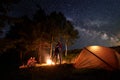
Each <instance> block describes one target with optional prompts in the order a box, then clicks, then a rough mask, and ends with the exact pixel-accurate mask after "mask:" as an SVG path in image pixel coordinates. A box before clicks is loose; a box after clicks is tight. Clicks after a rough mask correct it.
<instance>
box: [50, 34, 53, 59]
mask: <svg viewBox="0 0 120 80" xmlns="http://www.w3.org/2000/svg"><path fill="white" fill-rule="evenodd" d="M52 48H53V36H52V40H51V43H50V58H51V57H52Z"/></svg>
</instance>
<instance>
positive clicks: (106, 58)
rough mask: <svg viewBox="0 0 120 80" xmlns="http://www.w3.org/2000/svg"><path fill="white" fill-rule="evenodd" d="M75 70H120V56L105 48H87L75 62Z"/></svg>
mask: <svg viewBox="0 0 120 80" xmlns="http://www.w3.org/2000/svg"><path fill="white" fill-rule="evenodd" d="M74 67H75V68H98V69H106V70H116V69H120V54H119V53H118V52H116V51H115V50H113V49H112V48H108V47H104V46H88V47H85V48H84V49H83V50H82V51H81V52H80V54H79V55H78V57H77V58H76V60H75V62H74Z"/></svg>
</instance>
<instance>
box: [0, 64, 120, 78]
mask: <svg viewBox="0 0 120 80" xmlns="http://www.w3.org/2000/svg"><path fill="white" fill-rule="evenodd" d="M1 73H2V75H1V80H120V76H119V74H120V71H106V70H103V69H75V68H74V67H73V64H62V65H55V66H40V67H33V68H23V69H16V70H10V71H4V72H1Z"/></svg>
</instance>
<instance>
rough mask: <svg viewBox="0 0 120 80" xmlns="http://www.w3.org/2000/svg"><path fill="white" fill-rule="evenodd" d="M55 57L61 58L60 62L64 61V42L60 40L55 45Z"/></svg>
mask: <svg viewBox="0 0 120 80" xmlns="http://www.w3.org/2000/svg"><path fill="white" fill-rule="evenodd" d="M54 57H55V58H56V62H57V60H59V62H60V64H61V63H62V44H61V42H59V41H58V43H57V45H56V46H55V52H54Z"/></svg>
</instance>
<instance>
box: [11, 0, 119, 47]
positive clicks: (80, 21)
mask: <svg viewBox="0 0 120 80" xmlns="http://www.w3.org/2000/svg"><path fill="white" fill-rule="evenodd" d="M35 4H39V5H41V7H42V8H43V9H44V10H45V12H46V13H47V14H49V13H51V12H53V11H57V12H62V13H63V14H64V15H65V17H66V18H67V19H68V20H70V21H71V22H72V24H73V26H74V27H75V29H77V30H78V31H79V35H80V38H79V39H77V41H76V42H75V44H74V45H73V46H71V47H70V48H83V47H85V46H89V45H102V46H108V47H111V46H118V45H120V0H22V1H21V2H20V3H19V4H17V5H13V6H11V9H12V11H11V12H9V15H10V16H21V15H24V14H27V15H29V16H31V15H30V14H31V13H34V12H35V10H37V7H36V6H35Z"/></svg>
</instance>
